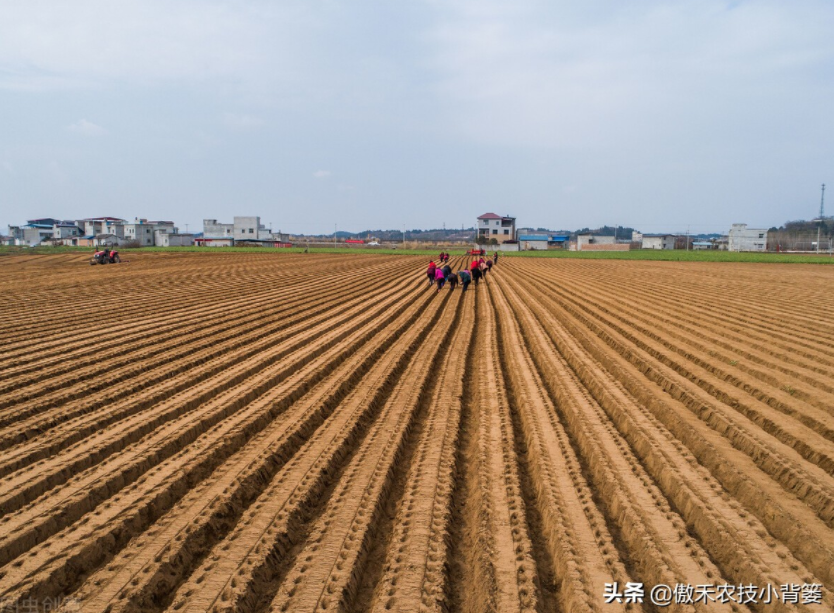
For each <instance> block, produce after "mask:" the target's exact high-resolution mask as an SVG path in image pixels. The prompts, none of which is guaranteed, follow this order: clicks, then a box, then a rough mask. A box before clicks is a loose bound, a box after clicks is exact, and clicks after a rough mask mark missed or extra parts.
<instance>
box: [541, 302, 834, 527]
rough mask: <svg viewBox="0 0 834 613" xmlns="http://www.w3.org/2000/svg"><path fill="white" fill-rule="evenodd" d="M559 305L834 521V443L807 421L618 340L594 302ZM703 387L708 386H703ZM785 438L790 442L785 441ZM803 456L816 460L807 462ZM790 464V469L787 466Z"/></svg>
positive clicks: (656, 353) (649, 349)
mask: <svg viewBox="0 0 834 613" xmlns="http://www.w3.org/2000/svg"><path fill="white" fill-rule="evenodd" d="M556 296H557V293H556V292H554V293H551V294H549V297H550V299H554V298H556ZM559 305H560V306H561V307H562V308H563V309H564V311H565V312H566V313H567V312H570V313H571V314H572V315H573V316H574V317H576V319H577V321H578V325H577V327H576V328H575V329H576V330H577V331H578V332H577V334H585V333H584V332H581V331H580V330H581V329H582V328H584V329H587V330H589V331H592V332H594V333H595V335H596V337H598V338H601V339H603V340H605V341H606V342H607V343H608V344H609V345H610V346H611V347H612V348H613V349H615V350H616V351H617V352H618V353H620V354H621V355H622V356H623V357H624V358H625V359H626V360H628V361H629V362H630V363H631V364H633V365H634V366H635V367H636V368H638V369H639V370H641V371H642V373H643V375H644V376H646V377H648V378H649V379H650V380H651V381H653V382H654V383H656V384H657V385H659V386H661V387H662V388H663V389H664V391H665V392H666V393H668V394H669V395H670V396H672V397H674V398H676V399H678V400H681V401H683V402H684V403H685V404H686V405H687V406H688V407H689V408H690V410H692V411H693V412H695V413H697V414H699V415H700V416H702V417H704V418H705V419H706V421H707V422H708V423H709V424H710V425H711V426H712V427H713V428H714V429H715V430H717V431H719V432H722V433H724V434H725V435H726V436H727V437H728V438H730V439H731V441H732V442H733V444H734V445H735V446H736V447H737V448H739V449H742V450H745V451H746V452H747V453H748V454H749V455H750V456H751V457H752V458H753V459H754V460H755V461H756V462H757V464H758V465H759V466H760V467H761V468H762V469H763V470H765V471H767V472H768V473H770V474H771V475H772V476H773V477H774V479H776V480H777V481H778V482H779V483H781V484H782V485H783V487H785V489H786V490H788V491H790V492H791V493H793V494H795V495H797V496H799V497H800V498H801V499H802V500H803V501H804V502H806V504H808V505H809V506H811V507H812V508H813V509H814V510H815V511H816V512H817V514H818V515H819V517H820V518H821V519H822V520H823V521H825V522H827V523H829V525H831V524H832V522H834V480H832V478H831V477H830V474H829V473H828V472H827V471H829V470H831V469H834V460H832V458H834V446H832V444H831V443H830V442H829V441H827V440H825V439H823V438H822V437H820V436H819V435H818V434H817V433H816V432H814V431H809V430H808V429H807V428H804V427H803V426H797V425H794V426H793V427H792V424H791V423H789V422H787V421H786V420H784V419H779V417H778V416H774V415H773V412H774V410H773V409H771V408H770V407H769V406H767V405H763V404H762V403H757V402H756V401H754V400H748V401H747V402H743V401H741V400H740V399H739V398H737V397H734V396H731V395H729V394H728V393H727V392H726V391H721V390H720V389H718V388H717V387H715V386H714V385H713V384H711V383H709V382H706V381H704V380H703V379H701V378H698V377H697V376H695V375H693V370H694V368H690V369H689V370H687V369H686V368H685V365H682V364H680V363H678V362H672V360H669V361H670V362H672V363H673V364H674V367H672V366H667V365H666V363H665V362H666V360H668V357H667V356H666V355H665V354H664V353H663V352H662V351H660V350H656V349H654V348H652V347H651V346H650V344H649V343H648V342H643V341H640V340H639V339H637V338H635V337H634V336H633V335H629V336H628V337H626V340H625V341H622V340H619V339H618V335H619V336H620V337H622V334H621V332H620V330H618V329H616V328H615V327H612V326H610V325H609V324H608V323H607V322H605V321H604V320H602V319H599V318H598V319H596V320H592V319H591V318H590V317H588V316H587V315H586V313H587V312H592V311H593V307H591V306H586V309H585V313H581V312H579V311H578V310H577V309H575V308H574V307H573V306H572V305H571V304H570V303H568V302H567V301H559ZM629 341H630V342H629ZM634 345H636V346H637V349H635V348H634ZM646 354H648V356H647V355H646ZM675 367H676V368H675ZM698 388H707V389H704V390H703V391H701V390H700V389H698ZM704 392H706V394H704ZM707 394H709V395H707ZM716 400H717V401H718V402H716ZM728 408H729V410H728ZM736 412H737V413H741V414H742V415H743V416H744V417H745V418H747V419H749V420H750V421H752V422H753V423H754V424H756V425H757V426H758V427H760V428H761V429H762V430H764V431H765V432H767V433H768V434H770V435H772V436H774V437H775V438H776V439H777V440H778V441H779V442H776V441H774V442H773V443H771V442H770V441H768V440H765V439H764V438H763V437H761V436H758V434H757V432H756V431H755V429H752V430H751V428H750V427H749V425H748V423H747V422H746V420H745V419H744V418H739V417H737V416H736V415H735V413H736ZM780 442H781V443H783V444H784V445H785V446H787V447H785V446H782V445H780V444H779V443H780ZM801 458H804V459H806V460H809V461H810V462H812V463H813V464H807V463H805V462H803V461H802V459H801ZM814 464H816V465H818V466H819V468H818V467H817V466H814ZM787 466H791V468H790V469H789V470H786V467H787Z"/></svg>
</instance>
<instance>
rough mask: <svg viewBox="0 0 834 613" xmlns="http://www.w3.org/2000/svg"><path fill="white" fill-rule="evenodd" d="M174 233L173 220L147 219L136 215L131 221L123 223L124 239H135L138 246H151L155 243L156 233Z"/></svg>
mask: <svg viewBox="0 0 834 613" xmlns="http://www.w3.org/2000/svg"><path fill="white" fill-rule="evenodd" d="M157 232H161V233H165V234H176V233H177V228H176V227H175V226H174V222H173V221H148V220H147V219H140V218H139V217H137V218H136V219H134V220H133V222H132V223H126V224H124V239H125V240H126V241H136V242H137V243H139V246H140V247H151V246H153V245H155V244H156V233H157Z"/></svg>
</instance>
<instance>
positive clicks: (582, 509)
mask: <svg viewBox="0 0 834 613" xmlns="http://www.w3.org/2000/svg"><path fill="white" fill-rule="evenodd" d="M490 297H491V299H492V300H493V302H494V304H495V308H496V313H497V320H498V321H499V322H500V337H499V342H498V346H499V351H500V354H501V355H502V357H503V360H502V366H503V368H504V372H505V378H506V381H507V383H508V387H509V389H510V391H511V395H512V398H513V405H514V413H515V414H516V415H517V418H516V419H517V422H518V423H519V425H518V430H519V433H518V436H519V437H520V438H522V439H523V441H524V446H525V449H526V453H527V455H528V456H529V467H530V468H529V472H530V480H531V482H532V483H531V485H532V489H533V490H534V491H533V493H532V501H531V502H532V504H531V505H530V506H533V507H536V509H537V512H538V515H539V517H540V518H541V520H540V525H539V529H538V531H537V532H538V534H537V538H540V539H541V540H542V541H543V542H544V547H546V549H547V552H548V556H549V559H550V560H552V564H553V566H554V568H553V573H554V583H555V585H554V587H555V589H556V590H557V592H558V599H559V603H560V605H559V608H560V610H564V611H573V612H576V613H578V612H580V611H602V610H603V609H611V610H612V611H614V610H623V607H622V605H621V604H618V603H616V602H614V603H610V604H608V605H605V604H604V603H603V601H602V592H601V591H600V586H602V585H604V584H605V583H606V582H612V581H618V582H619V583H620V584H621V585H625V583H626V582H627V581H629V580H631V578H630V577H629V576H628V573H627V572H626V569H625V567H624V566H623V564H622V562H621V560H620V559H619V555H618V553H617V549H616V546H615V544H614V539H613V537H612V536H611V534H610V533H609V531H608V528H607V526H606V524H605V518H604V517H603V515H602V513H600V511H599V509H598V508H597V507H596V505H595V504H594V502H593V494H592V490H591V487H590V485H589V483H588V482H587V481H586V479H585V478H584V475H583V472H582V468H581V465H580V463H579V459H578V458H577V456H576V453H575V452H574V449H573V447H571V445H570V443H569V439H568V435H567V432H566V431H565V428H564V425H563V424H562V423H561V422H560V421H559V419H558V417H557V411H556V407H555V406H554V404H553V402H552V401H551V400H550V398H549V396H548V395H547V393H546V392H545V386H544V382H543V381H542V380H541V378H540V376H539V374H538V372H537V369H536V366H535V364H534V362H533V359H532V358H531V356H530V354H529V351H528V350H527V349H526V346H527V344H526V342H525V339H524V337H523V336H522V333H521V330H520V328H519V325H518V322H517V321H516V319H515V317H514V315H513V312H512V311H511V310H510V307H509V303H508V301H507V297H506V296H505V295H504V291H502V288H500V287H498V284H496V283H493V284H491V286H490Z"/></svg>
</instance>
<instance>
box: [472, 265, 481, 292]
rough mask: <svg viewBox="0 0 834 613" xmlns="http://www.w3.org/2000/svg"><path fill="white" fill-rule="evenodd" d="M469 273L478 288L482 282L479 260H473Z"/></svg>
mask: <svg viewBox="0 0 834 613" xmlns="http://www.w3.org/2000/svg"><path fill="white" fill-rule="evenodd" d="M469 273H470V274H471V275H472V280H473V281H474V282H475V287H478V281H480V280H481V265H480V263H479V262H478V260H472V264H471V265H470V266H469Z"/></svg>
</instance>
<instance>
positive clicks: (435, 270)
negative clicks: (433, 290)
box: [426, 252, 498, 292]
mask: <svg viewBox="0 0 834 613" xmlns="http://www.w3.org/2000/svg"><path fill="white" fill-rule="evenodd" d="M448 261H449V254H448V253H441V254H440V263H441V264H444V265H443V266H442V267H441V266H438V265H437V264H435V263H434V260H432V261H431V262H429V268H428V270H427V271H426V276H427V277H428V279H429V285H436V286H437V291H438V292H439V291H440V290H442V289H443V286H444V285H446V284H447V283H448V284H449V289H451V290H454V289H455V288H456V287H457V285H458V282H460V285H461V287H462V289H463V291H464V292H465V291H466V290H467V288H468V287H469V284H470V283H472V282H473V281H474V282H475V285H476V286H477V285H478V282H479V281H480V280H481V279H483V280H484V282H486V276H487V273H489V271H491V270H492V267H493V266H494V265H495V264H496V263H497V262H498V253H497V252H496V253H495V254H494V256H493V259H485V258H484V257H483V256H481V257H480V258H475V259H473V260H472V263H471V264H470V265H469V268H468V269H463V270H459V271H457V273H454V272H452V267H451V266H449V264H448V263H447V262H448Z"/></svg>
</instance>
